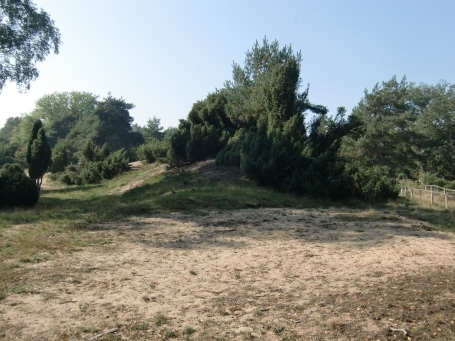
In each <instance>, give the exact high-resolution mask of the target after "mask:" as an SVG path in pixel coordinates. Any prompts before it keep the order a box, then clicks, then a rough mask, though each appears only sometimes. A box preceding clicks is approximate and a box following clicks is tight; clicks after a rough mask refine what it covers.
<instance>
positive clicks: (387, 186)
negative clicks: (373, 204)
mask: <svg viewBox="0 0 455 341" xmlns="http://www.w3.org/2000/svg"><path fill="white" fill-rule="evenodd" d="M350 175H351V179H352V184H353V189H354V194H355V195H357V196H359V197H362V198H365V199H366V200H369V201H382V200H387V199H394V198H397V197H398V194H399V189H398V186H397V183H396V180H393V179H390V178H388V177H387V176H385V175H384V174H382V172H381V169H380V168H378V167H370V168H366V167H365V168H363V167H362V168H358V167H355V168H352V169H351V174H350Z"/></svg>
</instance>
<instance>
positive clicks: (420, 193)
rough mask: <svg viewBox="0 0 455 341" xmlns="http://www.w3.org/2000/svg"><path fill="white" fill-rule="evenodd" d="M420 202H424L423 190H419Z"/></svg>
mask: <svg viewBox="0 0 455 341" xmlns="http://www.w3.org/2000/svg"><path fill="white" fill-rule="evenodd" d="M419 201H422V190H421V189H419Z"/></svg>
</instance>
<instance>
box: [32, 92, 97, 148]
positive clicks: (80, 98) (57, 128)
mask: <svg viewBox="0 0 455 341" xmlns="http://www.w3.org/2000/svg"><path fill="white" fill-rule="evenodd" d="M97 98H98V96H96V95H94V94H92V93H89V92H80V91H71V92H55V93H53V94H48V95H44V96H42V97H41V98H40V99H38V100H37V101H36V106H35V108H34V109H33V111H32V112H31V113H30V116H32V117H34V118H35V119H39V120H41V121H42V122H43V126H44V127H45V129H46V138H47V141H48V143H49V145H50V146H51V148H54V146H55V145H56V143H57V141H59V140H64V139H66V138H67V136H68V134H69V133H70V132H71V130H72V129H73V128H74V127H75V125H76V124H77V122H78V121H80V120H84V119H85V118H86V117H88V116H90V115H92V113H93V111H94V110H95V108H96V104H97V103H98V101H97ZM85 138H87V137H85ZM72 142H73V141H67V146H68V147H69V149H70V150H71V151H72V152H73V153H74V151H75V149H76V150H77V149H78V147H80V146H75V147H73V143H72Z"/></svg>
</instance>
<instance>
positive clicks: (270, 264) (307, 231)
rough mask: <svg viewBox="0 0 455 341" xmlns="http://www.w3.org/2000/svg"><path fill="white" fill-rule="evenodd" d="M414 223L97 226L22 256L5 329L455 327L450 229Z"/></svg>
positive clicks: (284, 331) (426, 335)
mask: <svg viewBox="0 0 455 341" xmlns="http://www.w3.org/2000/svg"><path fill="white" fill-rule="evenodd" d="M419 226H421V225H419V222H415V221H407V220H404V219H402V218H401V217H398V216H394V215H390V214H387V213H378V212H375V211H367V212H363V213H359V212H357V211H349V212H346V211H344V212H341V211H340V210H335V209H333V210H332V209H323V210H297V209H246V210H236V211H212V212H203V213H201V214H199V215H189V214H182V213H173V214H157V215H149V216H134V217H130V218H127V219H123V220H120V221H117V222H113V223H110V224H104V225H97V226H92V230H91V231H88V232H87V233H89V234H94V235H96V237H97V238H99V237H102V238H105V239H106V244H105V245H102V246H93V247H87V248H84V249H83V250H81V251H79V252H74V253H71V254H67V253H62V254H60V255H58V257H55V258H54V259H52V260H49V261H46V262H43V263H36V264H30V265H26V266H27V271H26V275H24V277H23V278H22V279H21V282H22V283H21V284H22V285H23V290H22V291H18V292H16V293H12V294H10V295H8V296H7V298H6V299H4V300H2V301H0V314H1V317H0V334H2V335H3V338H4V339H6V340H10V339H16V338H17V339H21V340H62V339H66V340H79V339H81V338H83V339H88V338H89V337H91V336H93V335H95V334H97V333H99V332H101V331H103V330H107V329H110V328H113V327H118V331H117V332H116V333H114V334H109V335H106V336H104V337H103V338H101V339H110V340H134V339H136V340H162V339H176V340H185V339H194V340H251V339H256V340H387V339H390V340H392V339H393V340H396V339H403V338H404V339H405V340H406V339H407V338H408V337H409V338H410V339H411V340H426V339H440V340H451V339H452V340H453V339H455V325H454V323H455V322H454V321H453V319H454V317H453V316H455V314H453V313H454V311H455V290H454V288H455V286H454V282H455V272H454V271H455V237H454V235H453V234H451V233H445V232H439V231H426V230H423V229H422V228H420V227H419ZM448 316H449V317H448ZM450 316H452V319H450ZM390 326H393V327H395V328H404V329H406V331H409V333H410V334H409V335H406V336H405V335H402V334H403V333H400V332H395V333H393V332H391V331H390Z"/></svg>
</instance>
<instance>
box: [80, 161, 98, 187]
mask: <svg viewBox="0 0 455 341" xmlns="http://www.w3.org/2000/svg"><path fill="white" fill-rule="evenodd" d="M101 170H102V168H101V162H100V161H93V162H88V163H86V164H85V165H84V167H82V168H81V170H80V172H79V178H80V179H81V182H82V184H84V185H85V184H97V183H99V182H100V181H101V180H102V178H103V177H102V176H101Z"/></svg>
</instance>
